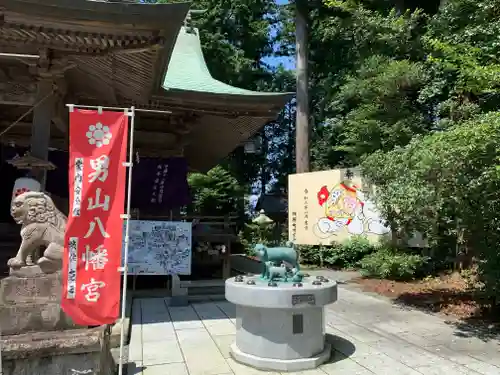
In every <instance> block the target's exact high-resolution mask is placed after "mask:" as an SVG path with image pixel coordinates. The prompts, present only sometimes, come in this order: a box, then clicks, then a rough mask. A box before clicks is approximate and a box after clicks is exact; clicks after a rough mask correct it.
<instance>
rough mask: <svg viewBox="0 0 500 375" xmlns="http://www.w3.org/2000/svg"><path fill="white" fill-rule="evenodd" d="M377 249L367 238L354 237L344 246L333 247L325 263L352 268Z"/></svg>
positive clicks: (343, 244)
mask: <svg viewBox="0 0 500 375" xmlns="http://www.w3.org/2000/svg"><path fill="white" fill-rule="evenodd" d="M376 249H377V248H376V246H375V245H373V244H372V243H370V241H368V239H367V238H366V237H363V236H353V237H351V238H350V239H349V240H347V241H345V242H343V243H342V244H339V245H334V246H332V247H331V248H330V249H329V251H328V253H327V254H325V255H326V256H325V257H324V261H325V263H327V264H328V265H332V266H338V267H347V268H352V267H355V266H356V265H357V264H358V262H359V261H360V260H361V259H363V258H364V257H365V256H366V255H368V254H371V253H373V252H375V251H376Z"/></svg>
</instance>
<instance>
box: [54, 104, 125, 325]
mask: <svg viewBox="0 0 500 375" xmlns="http://www.w3.org/2000/svg"><path fill="white" fill-rule="evenodd" d="M127 137H128V116H127V114H126V113H124V112H106V111H103V112H101V113H99V112H98V111H91V110H78V109H75V110H74V111H73V112H70V147H69V158H70V166H69V167H70V171H69V188H70V207H69V216H68V224H67V227H66V235H65V249H64V262H63V296H62V297H63V298H62V303H61V306H62V308H63V310H64V312H65V313H66V314H68V315H69V316H70V317H71V318H72V319H73V320H74V321H75V323H77V324H81V325H89V326H94V325H103V324H111V323H114V322H115V321H116V319H117V318H118V315H119V310H120V308H119V307H120V275H121V274H120V272H119V267H120V265H121V249H122V234H123V233H122V231H123V223H122V218H121V215H122V214H123V211H124V205H125V178H126V167H125V166H124V163H125V162H126V155H127Z"/></svg>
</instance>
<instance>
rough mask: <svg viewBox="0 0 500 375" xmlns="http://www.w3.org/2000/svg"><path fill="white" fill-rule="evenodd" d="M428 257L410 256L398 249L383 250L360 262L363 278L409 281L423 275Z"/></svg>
mask: <svg viewBox="0 0 500 375" xmlns="http://www.w3.org/2000/svg"><path fill="white" fill-rule="evenodd" d="M426 263H427V257H423V256H421V255H416V254H408V253H404V252H402V251H398V250H396V249H388V248H381V249H379V250H378V251H377V252H375V253H373V254H369V255H367V256H366V257H364V258H363V259H362V260H361V261H360V262H359V265H360V267H361V268H360V272H361V275H363V276H368V277H376V278H380V279H393V280H409V279H413V278H415V276H417V275H419V274H421V273H422V271H423V270H424V268H425V266H426Z"/></svg>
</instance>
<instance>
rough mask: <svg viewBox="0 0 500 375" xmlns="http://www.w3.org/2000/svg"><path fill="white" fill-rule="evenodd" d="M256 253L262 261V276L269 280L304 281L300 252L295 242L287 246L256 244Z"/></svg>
mask: <svg viewBox="0 0 500 375" xmlns="http://www.w3.org/2000/svg"><path fill="white" fill-rule="evenodd" d="M254 250H255V253H256V254H257V257H258V258H259V260H260V261H261V262H262V274H261V278H262V279H264V280H269V281H277V280H280V281H284V282H287V281H294V282H300V281H302V278H303V275H302V273H301V272H300V266H299V263H298V258H299V257H298V253H297V251H296V250H295V248H294V246H293V243H291V242H289V243H287V244H286V246H281V247H267V246H265V245H263V244H257V245H255V248H254Z"/></svg>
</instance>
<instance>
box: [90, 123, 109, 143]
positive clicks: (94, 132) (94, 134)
mask: <svg viewBox="0 0 500 375" xmlns="http://www.w3.org/2000/svg"><path fill="white" fill-rule="evenodd" d="M86 135H87V138H88V139H89V144H91V145H96V147H97V148H99V147H102V146H103V145H109V141H110V139H111V137H112V136H113V135H112V134H111V132H110V131H109V127H108V126H105V125H103V124H101V123H100V122H98V123H97V124H95V125H90V126H89V130H88V132H87V133H86Z"/></svg>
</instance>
